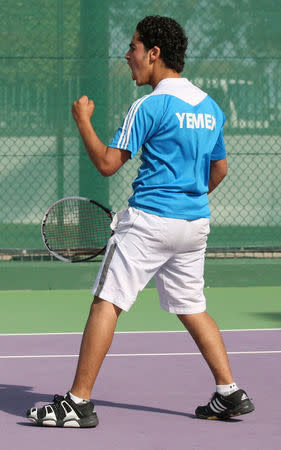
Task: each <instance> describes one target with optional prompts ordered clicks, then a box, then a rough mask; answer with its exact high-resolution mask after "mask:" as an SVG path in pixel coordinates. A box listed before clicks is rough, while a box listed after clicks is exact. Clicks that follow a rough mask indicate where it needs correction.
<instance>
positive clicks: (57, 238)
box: [45, 199, 111, 260]
mask: <svg viewBox="0 0 281 450" xmlns="http://www.w3.org/2000/svg"><path fill="white" fill-rule="evenodd" d="M110 222H111V217H110V216H108V215H107V213H106V212H105V211H104V210H103V209H102V208H100V207H99V206H97V205H95V204H94V203H92V202H88V201H84V202H81V201H79V200H75V199H69V200H67V201H65V202H61V203H57V204H56V205H55V206H54V207H53V208H52V209H51V210H50V212H49V214H48V218H47V221H46V224H45V235H46V238H47V241H48V243H49V245H50V246H51V248H52V250H53V251H55V252H56V253H58V254H61V255H62V256H64V257H70V258H72V259H73V258H75V259H77V260H79V259H83V258H84V257H85V255H87V254H90V255H95V254H97V253H99V252H100V251H101V250H102V249H103V248H104V247H105V246H106V244H107V241H108V239H109V237H110V235H111V229H110V226H109V225H110Z"/></svg>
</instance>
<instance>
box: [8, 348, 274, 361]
mask: <svg viewBox="0 0 281 450" xmlns="http://www.w3.org/2000/svg"><path fill="white" fill-rule="evenodd" d="M276 353H281V350H254V351H248V352H227V354H228V355H257V354H259V355H261V354H262V355H267V354H276ZM194 355H196V356H197V355H201V353H200V352H192V353H109V354H108V355H106V356H107V357H119V358H120V357H130V356H134V357H137V356H194ZM78 356H79V355H6V356H0V359H24V358H78Z"/></svg>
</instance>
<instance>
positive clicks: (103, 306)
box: [90, 296, 122, 317]
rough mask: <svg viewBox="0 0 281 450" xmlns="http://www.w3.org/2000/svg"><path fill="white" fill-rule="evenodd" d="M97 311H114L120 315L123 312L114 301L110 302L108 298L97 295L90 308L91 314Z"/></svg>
mask: <svg viewBox="0 0 281 450" xmlns="http://www.w3.org/2000/svg"><path fill="white" fill-rule="evenodd" d="M97 311H103V312H108V313H109V312H114V313H115V314H116V315H117V317H118V316H119V315H120V314H121V312H122V309H121V308H119V307H118V306H116V305H114V304H113V303H110V302H108V301H107V300H103V299H102V298H100V297H97V296H95V297H94V299H93V302H92V305H91V308H90V314H91V313H94V312H97Z"/></svg>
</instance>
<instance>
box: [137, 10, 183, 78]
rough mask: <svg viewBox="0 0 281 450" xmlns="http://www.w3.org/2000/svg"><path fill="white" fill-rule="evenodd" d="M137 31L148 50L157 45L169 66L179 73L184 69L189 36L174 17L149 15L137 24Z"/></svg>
mask: <svg viewBox="0 0 281 450" xmlns="http://www.w3.org/2000/svg"><path fill="white" fill-rule="evenodd" d="M136 31H137V32H138V40H139V41H141V42H142V43H143V45H144V47H145V49H146V50H149V49H151V48H153V47H154V46H155V45H156V46H157V47H159V48H160V50H161V58H162V60H163V61H164V63H165V64H166V66H167V67H169V68H170V69H174V70H175V71H176V72H178V73H180V72H182V71H183V68H184V58H185V53H186V49H187V45H188V38H187V36H186V35H185V32H184V30H183V28H182V27H181V26H180V25H179V24H178V23H177V22H176V21H175V20H174V19H171V18H170V17H163V16H147V17H145V18H144V19H142V20H141V21H140V22H139V23H138V24H137V28H136Z"/></svg>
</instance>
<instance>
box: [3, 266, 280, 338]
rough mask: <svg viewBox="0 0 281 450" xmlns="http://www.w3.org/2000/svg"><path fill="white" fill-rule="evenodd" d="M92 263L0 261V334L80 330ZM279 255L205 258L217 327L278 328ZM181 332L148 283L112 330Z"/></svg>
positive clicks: (209, 302) (210, 307)
mask: <svg viewBox="0 0 281 450" xmlns="http://www.w3.org/2000/svg"><path fill="white" fill-rule="evenodd" d="M98 267H99V264H98V263H85V264H64V263H60V262H38V263H36V262H6V263H4V262H1V263H0V273H1V277H0V311H1V315H0V334H6V333H65V332H82V331H83V328H84V325H85V321H86V319H87V315H88V311H89V307H90V304H91V302H92V295H91V286H92V284H93V281H94V278H95V275H96V273H97V270H98ZM280 273H281V261H280V259H252V260H246V259H242V260H236V259H231V260H226V259H225V260H207V261H206V268H205V279H206V284H205V285H206V288H205V294H206V297H207V311H208V312H209V313H210V314H211V315H212V316H213V317H214V318H215V320H216V321H217V323H218V325H219V327H220V328H221V329H248V328H249V329H250V328H280V327H281V283H280V281H281V276H280ZM161 330H163V331H173V330H175V331H176V330H183V327H182V325H181V323H180V322H179V320H178V319H177V317H176V316H175V315H173V314H169V313H167V312H166V311H163V310H162V309H161V308H160V306H159V300H158V294H157V291H156V289H155V286H154V283H153V281H152V282H151V283H150V284H149V285H148V287H147V288H146V289H144V290H143V291H142V292H141V293H140V294H139V296H138V299H137V301H136V303H135V304H134V306H133V307H132V309H131V310H130V311H129V312H128V313H122V314H121V316H120V319H119V321H118V326H117V331H161Z"/></svg>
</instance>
